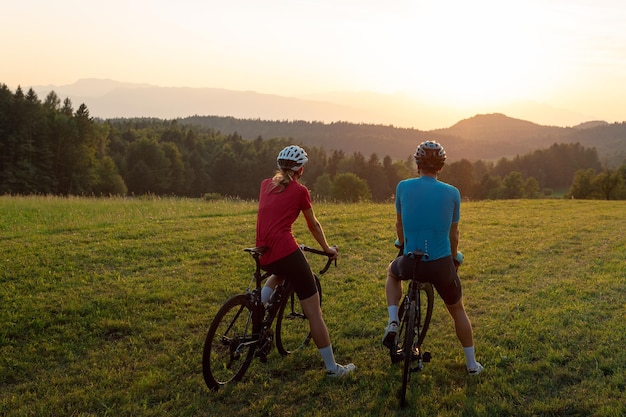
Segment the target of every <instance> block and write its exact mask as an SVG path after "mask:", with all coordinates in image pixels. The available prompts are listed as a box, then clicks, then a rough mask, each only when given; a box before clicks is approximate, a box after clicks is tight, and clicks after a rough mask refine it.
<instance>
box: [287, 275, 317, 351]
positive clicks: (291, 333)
mask: <svg viewBox="0 0 626 417" xmlns="http://www.w3.org/2000/svg"><path fill="white" fill-rule="evenodd" d="M315 285H317V292H318V293H319V296H320V306H321V305H322V285H321V284H320V280H319V278H318V277H317V275H315ZM310 341H311V330H310V327H309V320H308V319H307V317H306V315H305V314H304V312H303V311H302V307H301V306H300V300H298V296H297V295H296V293H295V292H294V290H293V287H292V286H291V285H289V286H288V288H287V293H286V294H285V299H284V300H283V303H282V305H281V306H280V310H278V317H277V318H276V348H277V349H278V352H279V353H280V354H281V355H283V356H284V355H289V354H290V353H293V352H295V351H297V350H299V349H302V348H303V347H305V346H307V345H308V344H309V342H310Z"/></svg>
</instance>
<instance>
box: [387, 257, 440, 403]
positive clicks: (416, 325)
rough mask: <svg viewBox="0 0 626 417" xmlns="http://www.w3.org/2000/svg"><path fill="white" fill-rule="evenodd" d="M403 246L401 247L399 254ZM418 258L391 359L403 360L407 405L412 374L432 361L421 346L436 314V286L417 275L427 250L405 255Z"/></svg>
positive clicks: (403, 396) (400, 312)
mask: <svg viewBox="0 0 626 417" xmlns="http://www.w3.org/2000/svg"><path fill="white" fill-rule="evenodd" d="M401 253H402V249H401V250H400V254H401ZM405 256H409V257H411V258H412V259H413V260H414V261H415V268H414V270H413V277H412V278H411V281H409V286H408V290H407V292H406V295H405V296H404V299H403V300H402V303H401V304H400V307H399V309H398V317H399V318H400V326H399V330H398V335H397V337H396V346H395V347H393V348H392V349H390V356H391V361H392V362H393V363H399V362H402V364H403V368H402V387H401V388H400V395H399V396H400V405H401V406H405V405H406V389H407V386H408V384H409V380H410V379H411V374H412V373H414V372H418V371H421V370H422V369H424V363H426V362H430V359H431V355H430V352H426V351H424V350H423V349H422V345H423V343H424V338H426V332H427V331H428V326H429V325H430V319H431V317H432V315H433V305H434V300H435V298H434V293H433V286H432V284H430V283H429V282H424V281H423V277H420V276H418V273H417V265H418V263H419V262H421V261H422V259H423V258H424V256H427V255H426V254H425V253H424V252H421V251H414V252H410V253H409V254H407V255H405Z"/></svg>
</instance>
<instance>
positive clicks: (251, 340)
mask: <svg viewBox="0 0 626 417" xmlns="http://www.w3.org/2000/svg"><path fill="white" fill-rule="evenodd" d="M253 311H254V309H253V305H252V301H251V300H250V296H249V295H246V294H240V295H235V296H233V297H231V298H230V299H228V300H227V301H226V302H225V303H224V305H222V307H221V308H220V309H219V310H218V312H217V314H216V315H215V318H213V321H212V323H211V326H210V327H209V331H208V333H207V336H206V339H205V341H204V351H203V354H202V374H203V376H204V381H205V383H206V385H207V387H208V388H209V389H213V390H216V389H218V388H219V387H220V386H222V385H225V384H227V383H229V382H231V381H239V380H241V378H242V377H243V375H244V374H245V373H246V371H247V370H248V367H249V366H250V362H252V358H253V355H254V351H255V349H256V346H257V340H255V337H256V336H254V335H253V328H252V315H253ZM242 342H245V343H242Z"/></svg>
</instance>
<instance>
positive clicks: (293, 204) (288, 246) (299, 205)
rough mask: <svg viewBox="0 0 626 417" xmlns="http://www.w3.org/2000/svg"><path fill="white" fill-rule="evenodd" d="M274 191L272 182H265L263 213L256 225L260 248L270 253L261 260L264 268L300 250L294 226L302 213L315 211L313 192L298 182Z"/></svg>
mask: <svg viewBox="0 0 626 417" xmlns="http://www.w3.org/2000/svg"><path fill="white" fill-rule="evenodd" d="M278 191H280V187H276V188H273V183H272V179H271V178H268V179H265V180H263V182H262V183H261V191H260V193H259V211H258V214H257V223H256V246H267V247H268V248H269V250H268V251H267V252H265V253H264V254H263V256H262V257H261V265H268V264H271V263H272V262H275V261H277V260H279V259H282V258H284V257H285V256H287V255H290V254H292V253H293V252H295V251H296V250H298V243H297V242H296V238H295V237H294V236H293V232H292V225H293V224H294V223H295V221H296V219H297V218H298V216H299V215H300V212H301V211H304V210H308V209H310V208H311V196H310V194H309V190H308V189H307V188H306V187H305V186H304V185H302V184H300V183H298V182H297V181H295V180H294V181H291V182H290V183H289V184H288V185H287V186H286V187H285V189H284V190H283V191H281V192H278Z"/></svg>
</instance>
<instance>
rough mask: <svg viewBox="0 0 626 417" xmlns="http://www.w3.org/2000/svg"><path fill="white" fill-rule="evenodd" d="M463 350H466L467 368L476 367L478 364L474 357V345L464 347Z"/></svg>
mask: <svg viewBox="0 0 626 417" xmlns="http://www.w3.org/2000/svg"><path fill="white" fill-rule="evenodd" d="M463 352H465V365H466V366H467V369H476V368H477V367H478V365H477V364H476V358H475V357H474V346H470V347H464V348H463Z"/></svg>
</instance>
